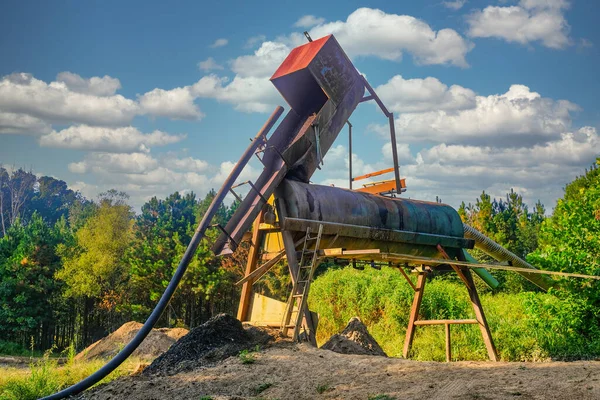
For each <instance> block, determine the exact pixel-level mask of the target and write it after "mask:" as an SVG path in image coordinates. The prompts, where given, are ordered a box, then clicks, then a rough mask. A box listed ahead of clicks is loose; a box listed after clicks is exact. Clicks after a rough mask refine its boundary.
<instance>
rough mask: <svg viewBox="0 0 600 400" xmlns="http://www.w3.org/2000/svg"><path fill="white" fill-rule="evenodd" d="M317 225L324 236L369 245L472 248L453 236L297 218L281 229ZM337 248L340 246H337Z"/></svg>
mask: <svg viewBox="0 0 600 400" xmlns="http://www.w3.org/2000/svg"><path fill="white" fill-rule="evenodd" d="M319 225H323V234H324V235H331V236H334V235H339V237H340V238H356V239H368V240H369V241H370V242H371V243H377V242H398V243H407V244H413V245H426V246H434V247H435V246H436V244H442V245H443V246H447V247H456V248H469V247H472V246H473V241H472V240H470V239H464V238H458V237H453V236H444V235H436V234H430V233H417V232H410V231H400V230H395V229H381V228H373V227H369V226H360V225H350V224H340V223H335V222H325V221H312V220H307V219H299V218H286V219H285V220H284V221H283V224H282V229H285V230H290V231H296V232H305V231H306V228H311V229H313V230H315V229H318V227H319ZM338 240H340V239H338ZM350 241H351V240H350ZM340 243H341V242H340ZM337 246H340V245H339V244H338V245H337ZM371 247H374V248H376V250H380V249H381V248H380V247H377V246H375V245H374V244H372V245H371ZM344 248H345V249H353V248H358V247H356V246H352V247H344ZM363 248H364V247H363ZM370 251H373V250H370Z"/></svg>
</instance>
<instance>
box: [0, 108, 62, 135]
mask: <svg viewBox="0 0 600 400" xmlns="http://www.w3.org/2000/svg"><path fill="white" fill-rule="evenodd" d="M51 131H52V129H51V127H50V124H48V123H46V122H44V121H42V120H41V119H39V118H35V117H32V116H30V115H27V114H15V113H9V112H2V111H0V134H3V133H5V134H25V135H39V134H43V133H49V132H51Z"/></svg>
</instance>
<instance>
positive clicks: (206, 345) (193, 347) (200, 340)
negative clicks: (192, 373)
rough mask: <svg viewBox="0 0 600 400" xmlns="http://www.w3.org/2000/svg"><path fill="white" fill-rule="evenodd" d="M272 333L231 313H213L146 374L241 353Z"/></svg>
mask: <svg viewBox="0 0 600 400" xmlns="http://www.w3.org/2000/svg"><path fill="white" fill-rule="evenodd" d="M271 339H272V337H271V336H270V335H269V334H267V333H266V332H265V331H264V330H261V329H259V328H255V327H250V328H248V329H244V328H243V327H242V323H241V322H240V321H238V320H237V319H235V318H233V317H232V316H230V315H227V314H219V315H217V316H214V317H212V318H211V319H209V320H208V321H206V322H205V323H204V324H202V325H200V326H198V327H196V328H194V329H192V330H191V331H190V332H189V333H188V334H187V335H186V336H184V337H183V338H181V340H179V341H178V342H177V343H175V344H174V345H173V346H171V348H170V349H169V350H168V351H167V352H166V353H164V354H162V355H161V356H160V357H158V358H157V359H156V360H154V362H153V363H152V364H150V366H149V367H147V368H146V369H145V370H144V374H146V375H152V374H159V375H173V374H176V373H178V372H182V371H189V370H192V369H195V368H198V367H203V366H207V365H213V364H214V363H216V362H217V361H221V360H224V359H226V358H228V357H230V356H233V355H237V354H238V353H239V352H240V351H242V350H244V349H251V348H253V347H255V346H256V345H262V344H266V343H267V342H268V341H270V340H271Z"/></svg>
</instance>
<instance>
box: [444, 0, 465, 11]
mask: <svg viewBox="0 0 600 400" xmlns="http://www.w3.org/2000/svg"><path fill="white" fill-rule="evenodd" d="M466 2H467V0H454V1H443V2H442V4H443V5H444V6H445V7H446V8H449V9H451V10H455V11H456V10H460V9H461V8H462V7H463V6H464V5H465V3H466Z"/></svg>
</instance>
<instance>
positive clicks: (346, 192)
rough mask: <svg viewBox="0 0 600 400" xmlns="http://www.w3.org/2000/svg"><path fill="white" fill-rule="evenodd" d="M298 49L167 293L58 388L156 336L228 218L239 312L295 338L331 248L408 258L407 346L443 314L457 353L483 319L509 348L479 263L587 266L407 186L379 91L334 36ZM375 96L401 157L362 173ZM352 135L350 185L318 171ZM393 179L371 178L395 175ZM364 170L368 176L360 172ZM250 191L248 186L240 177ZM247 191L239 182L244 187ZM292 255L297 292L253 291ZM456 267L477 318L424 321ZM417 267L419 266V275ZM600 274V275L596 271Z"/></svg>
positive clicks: (402, 268) (394, 263) (404, 269)
mask: <svg viewBox="0 0 600 400" xmlns="http://www.w3.org/2000/svg"><path fill="white" fill-rule="evenodd" d="M306 36H307V39H308V40H309V42H308V43H306V44H304V45H301V46H299V47H296V48H295V49H293V50H292V51H291V52H290V54H289V55H288V56H287V58H286V59H285V60H284V61H283V63H282V64H281V66H280V67H279V68H278V69H277V70H276V71H275V73H274V74H273V76H272V77H271V82H272V83H273V85H274V86H275V87H276V88H277V90H278V91H279V92H280V93H281V95H282V97H283V98H284V99H285V101H286V102H287V103H288V105H289V107H290V110H289V111H288V112H287V114H286V115H285V117H284V118H283V120H282V121H281V122H280V123H279V125H278V126H277V128H276V129H275V130H274V132H273V133H272V134H271V135H269V133H270V131H271V130H272V128H273V127H274V126H275V125H276V123H277V121H278V119H279V118H280V117H281V116H282V114H283V108H282V107H277V108H276V109H275V111H274V112H273V114H272V115H271V116H270V117H269V119H268V120H267V122H266V123H265V124H264V126H263V127H262V128H261V129H260V130H259V131H258V133H257V135H256V136H255V137H254V138H253V139H252V140H251V143H250V145H249V146H248V148H247V149H246V151H245V152H244V153H243V155H242V156H241V158H240V159H239V161H238V162H237V164H236V165H235V167H234V168H233V170H232V171H231V173H230V175H229V177H228V178H227V179H226V180H225V182H224V183H223V186H222V187H221V188H220V190H219V191H218V193H217V195H216V196H215V198H214V200H213V201H212V204H211V205H210V207H209V208H208V210H207V211H206V214H205V215H204V217H203V219H202V221H201V222H200V224H199V226H198V228H197V229H196V231H195V234H194V236H193V237H192V239H191V242H190V244H189V246H188V248H187V250H186V252H185V254H184V256H183V258H182V260H181V262H180V264H179V266H178V268H177V270H176V272H175V274H174V276H173V278H172V280H171V281H170V283H169V285H168V287H167V288H166V290H165V292H164V294H163V295H162V297H161V299H160V301H159V302H158V304H157V306H156V308H155V309H154V310H153V312H152V313H151V315H150V316H149V317H148V319H147V321H146V322H145V324H144V325H143V327H142V328H141V329H140V331H139V332H138V333H137V335H136V336H135V338H134V339H133V340H132V341H131V342H130V343H129V344H127V345H126V346H125V347H124V348H123V349H122V350H121V351H120V352H119V353H118V354H117V355H116V356H115V357H114V358H113V359H112V360H110V361H109V362H108V363H107V364H106V365H105V366H103V367H102V368H101V369H99V370H98V371H96V372H95V373H94V374H92V375H90V376H89V377H87V378H86V379H84V380H83V381H81V382H79V383H77V384H75V385H73V386H71V387H69V388H67V389H64V390H62V391H60V392H58V393H56V394H53V395H51V396H48V397H46V398H47V399H60V398H64V397H67V396H69V395H73V394H76V393H79V392H81V391H83V390H86V389H87V388H89V387H91V386H92V385H93V384H95V383H97V382H98V381H100V380H101V379H102V378H104V377H105V376H106V375H108V374H109V373H110V372H111V371H113V370H114V369H115V368H116V367H117V366H118V365H119V364H121V363H122V362H123V361H124V360H125V359H126V358H127V357H129V356H130V355H131V353H133V351H134V350H135V349H136V347H137V346H139V344H140V343H141V342H142V341H143V340H144V338H145V337H146V336H147V335H148V333H149V332H150V330H151V329H152V327H153V326H154V324H155V323H156V322H157V320H158V319H159V317H160V315H161V313H162V312H163V310H164V309H165V307H166V305H167V304H168V302H169V300H170V299H171V296H172V295H173V293H174V292H175V289H176V288H177V285H178V284H179V282H180V280H181V278H182V277H183V275H184V273H185V270H186V268H187V266H188V264H189V262H190V260H191V259H192V257H193V256H194V253H195V252H196V249H197V247H198V245H199V243H200V241H201V240H202V238H203V237H204V234H205V232H206V230H207V229H209V228H211V227H213V228H216V229H220V231H221V234H220V236H219V237H218V239H217V240H216V242H215V243H214V245H213V247H212V250H213V252H214V253H215V254H216V255H222V256H227V254H231V253H233V252H235V251H236V249H237V248H238V246H240V243H241V242H242V241H243V240H250V244H249V245H250V249H249V255H248V261H247V266H246V274H245V277H244V278H243V279H242V280H241V281H240V282H239V283H240V284H242V290H241V298H240V304H239V310H238V319H239V320H241V321H249V322H252V323H256V324H262V325H270V326H275V327H278V328H280V329H281V332H282V334H284V335H289V336H291V337H292V339H293V340H307V341H309V342H311V343H313V344H315V343H316V341H315V332H316V328H317V315H315V314H314V313H312V312H311V311H310V309H309V304H308V301H307V299H308V294H309V291H310V284H311V281H312V279H313V275H314V272H315V269H316V267H317V266H318V265H319V263H320V262H321V261H322V260H323V259H324V258H329V259H332V260H335V261H336V262H345V263H348V264H351V265H354V266H357V265H360V264H369V265H372V266H374V267H380V266H382V265H385V266H389V267H393V268H397V269H398V271H399V273H401V274H402V275H403V276H404V277H405V278H406V281H407V283H408V284H409V285H410V286H411V287H412V289H413V290H414V292H415V296H414V300H413V304H412V308H411V310H410V311H409V323H408V327H407V331H406V339H405V342H404V350H403V355H404V357H408V356H409V355H410V349H411V344H412V341H413V337H414V333H415V328H416V327H417V326H422V325H444V326H445V329H446V357H447V360H448V361H449V360H450V359H451V354H450V326H451V325H453V324H473V325H477V326H478V327H479V329H480V330H481V334H482V336H483V341H484V343H485V346H486V349H487V353H488V355H489V358H490V359H491V360H493V361H496V360H497V358H498V356H497V352H496V348H495V346H494V342H493V340H492V336H491V334H490V330H489V327H488V324H487V321H486V318H485V314H484V310H483V308H482V306H481V302H480V301H479V296H478V294H477V290H476V287H475V283H474V281H473V276H472V274H471V271H473V272H474V273H475V274H477V275H478V276H479V277H481V278H482V279H483V281H485V282H486V283H487V284H488V285H489V286H491V287H496V286H498V282H497V281H496V280H495V279H494V277H493V276H492V275H491V274H490V273H489V272H488V271H487V270H488V269H504V270H510V271H514V272H516V273H518V274H521V275H522V276H524V277H525V278H527V279H528V280H530V281H531V282H533V283H534V284H535V285H537V286H539V287H540V288H542V289H544V290H547V289H548V288H550V287H551V286H553V285H554V284H555V281H553V280H551V279H549V277H548V276H546V274H559V275H563V276H575V277H588V276H584V275H579V274H567V273H560V272H552V271H540V270H537V269H535V268H534V267H533V266H531V265H530V264H528V263H527V262H525V261H524V260H522V259H520V258H519V257H517V256H516V255H515V254H513V253H511V252H509V251H508V250H506V249H504V248H503V247H502V246H500V245H498V244H497V243H495V242H493V241H492V240H490V239H489V238H487V237H486V236H484V235H483V234H481V233H480V232H478V231H477V230H475V229H473V228H471V227H469V226H467V225H465V224H463V222H462V221H461V219H460V216H459V215H458V213H457V212H456V210H454V209H453V208H452V207H450V206H448V205H445V204H441V203H437V202H427V201H419V200H411V199H406V198H403V197H402V193H403V192H404V191H405V190H406V183H405V180H404V179H402V178H401V176H400V169H399V162H398V154H397V150H396V133H395V128H394V116H393V114H392V113H391V112H390V111H389V110H388V109H387V108H386V107H385V105H384V104H383V102H382V101H381V99H380V98H379V97H378V96H377V94H376V93H375V90H373V88H372V87H371V85H370V84H369V83H368V82H367V80H366V79H365V78H364V77H363V76H362V75H361V74H360V73H359V72H358V71H357V70H356V68H355V67H354V66H353V65H352V62H351V61H350V59H349V58H348V56H347V55H346V54H345V53H344V51H343V49H342V47H341V46H340V45H339V43H338V41H337V40H336V39H335V37H334V36H333V35H329V36H326V37H323V38H320V39H317V40H314V41H313V40H312V39H311V38H310V36H308V34H306ZM367 101H374V102H375V103H376V104H377V106H378V107H379V109H380V110H381V111H382V112H383V115H384V117H385V118H387V120H388V122H389V131H390V140H391V143H392V146H391V148H392V160H393V166H391V168H389V169H385V170H382V171H378V172H373V173H371V174H367V175H364V176H360V177H353V176H352V124H351V123H350V121H349V118H350V116H351V115H352V113H353V112H354V110H355V109H356V107H357V106H358V105H359V104H360V103H364V102H367ZM344 127H347V128H348V139H349V152H350V154H349V162H350V165H349V189H343V188H338V187H332V186H321V185H315V184H312V183H311V182H310V179H311V177H312V176H313V174H314V173H315V171H316V170H317V169H320V168H321V166H322V165H323V159H324V157H325V155H326V154H327V152H328V151H329V149H330V148H331V146H332V144H333V143H334V141H335V140H336V138H337V137H338V135H339V134H340V132H341V131H342V130H343V129H344ZM255 156H256V157H257V158H258V159H259V160H260V162H261V163H262V165H263V170H262V173H261V174H260V176H259V177H258V178H257V180H255V181H254V182H250V181H248V182H243V183H236V180H237V179H238V177H239V176H240V173H241V172H242V170H243V169H244V167H245V166H246V165H247V164H248V162H249V161H250V160H251V159H252V158H253V157H255ZM386 173H388V174H393V177H392V178H391V179H388V180H379V181H371V180H367V179H370V178H375V177H378V176H381V175H384V174H386ZM361 180H363V182H364V181H365V180H367V181H366V183H364V184H362V185H361V187H359V188H356V189H352V186H353V183H355V182H358V181H361ZM241 186H245V187H246V188H247V193H246V194H245V196H243V197H242V196H240V195H239V194H238V193H239V192H240V191H241V189H240V187H241ZM236 190H237V192H236ZM229 194H231V195H233V196H235V198H237V199H238V200H239V201H240V205H239V207H238V208H237V210H236V212H235V213H234V215H233V216H232V217H231V219H230V220H229V222H228V223H227V224H226V226H220V225H213V224H212V219H213V217H214V215H215V214H216V212H217V210H218V208H219V206H220V205H221V204H222V203H223V201H224V200H225V198H226V196H227V195H229ZM474 247H475V248H478V249H480V250H482V251H483V252H485V253H487V254H488V255H490V256H491V257H493V258H494V259H495V260H497V261H498V263H497V264H480V263H478V262H477V261H476V260H475V259H474V258H473V257H471V255H469V253H468V250H469V249H473V248H474ZM281 260H285V262H286V263H287V265H288V267H289V273H290V276H291V280H292V286H293V287H292V290H291V293H290V295H289V301H288V302H287V303H283V302H277V301H275V300H273V299H269V298H267V297H265V296H260V295H259V294H257V293H253V290H252V287H253V284H254V283H255V282H257V281H258V280H259V279H260V278H261V277H262V276H263V275H264V274H265V273H266V272H267V271H269V270H270V269H271V268H272V267H273V266H274V265H276V264H277V263H278V262H280V261H281ZM444 271H447V272H453V273H456V274H457V275H458V276H459V277H460V279H461V281H462V282H463V283H464V284H465V286H466V289H467V292H468V294H469V297H470V301H471V303H472V305H473V309H474V312H475V318H474V319H462V320H419V307H420V305H421V300H422V299H423V295H424V289H425V283H426V277H427V275H428V274H431V273H434V272H444ZM409 273H413V274H416V275H417V276H416V283H414V282H413V280H411V278H410V277H409V275H408V274H409ZM588 278H596V279H597V278H598V277H588Z"/></svg>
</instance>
